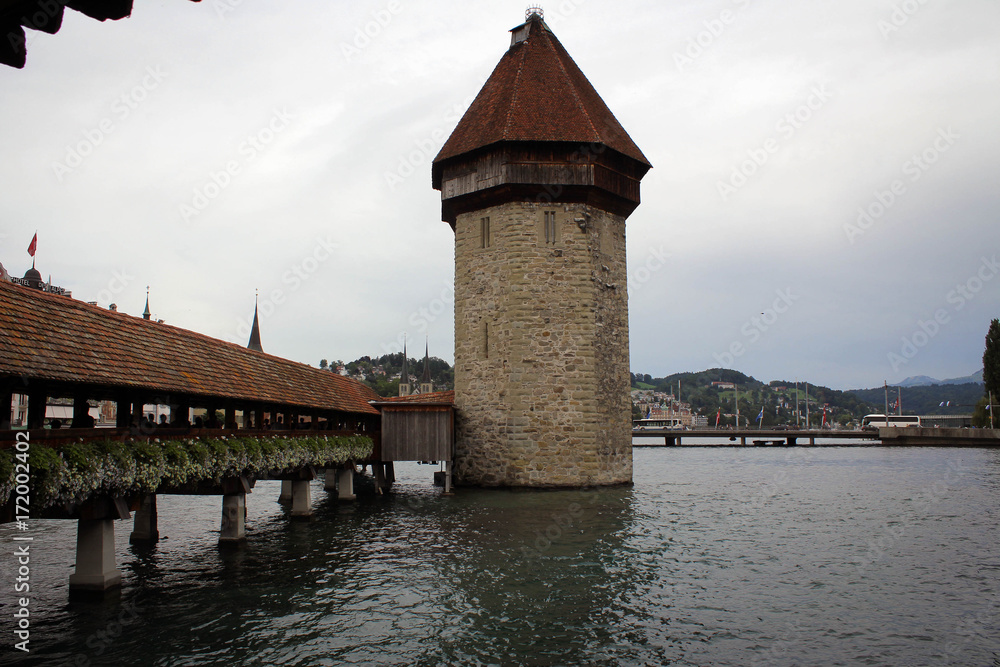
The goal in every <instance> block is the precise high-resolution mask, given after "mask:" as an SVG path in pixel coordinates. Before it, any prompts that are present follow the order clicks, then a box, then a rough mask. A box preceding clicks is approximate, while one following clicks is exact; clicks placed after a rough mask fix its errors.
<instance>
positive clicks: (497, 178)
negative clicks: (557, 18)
mask: <svg viewBox="0 0 1000 667" xmlns="http://www.w3.org/2000/svg"><path fill="white" fill-rule="evenodd" d="M650 166H651V165H650V163H649V161H648V160H647V159H646V156H645V155H643V154H642V151H641V150H639V147H638V146H636V145H635V142H634V141H632V138H631V137H630V136H629V135H628V132H626V131H625V129H624V128H623V127H622V126H621V124H620V123H619V122H618V120H617V119H616V118H615V117H614V114H612V113H611V110H610V109H608V106H607V105H606V104H605V103H604V100H602V99H601V97H600V95H598V94H597V91H596V90H595V89H594V87H593V86H592V85H591V83H590V81H588V80H587V77H586V76H584V74H583V72H582V71H580V68H579V67H578V66H577V64H576V63H575V62H574V61H573V59H572V58H571V57H570V55H569V53H567V51H566V49H565V48H564V47H563V45H562V44H560V42H559V40H558V39H557V38H556V36H555V35H554V34H552V31H551V30H550V29H549V27H548V26H547V25H546V24H545V22H544V21H543V20H542V17H541V15H540V14H538V13H533V14H531V15H530V16H529V17H528V20H527V21H526V22H525V23H524V24H523V25H520V26H518V27H517V28H514V29H513V30H512V31H511V45H510V49H509V50H508V51H507V53H505V54H504V56H503V58H501V59H500V62H499V64H497V66H496V69H494V70H493V73H492V74H491V75H490V78H489V79H488V80H487V82H486V84H485V85H484V86H483V88H482V90H480V91H479V95H478V96H477V97H476V99H475V100H474V101H473V102H472V105H471V106H470V107H469V109H468V111H466V113H465V115H464V116H463V117H462V119H461V120H460V121H459V123H458V126H457V127H456V128H455V131H454V132H452V134H451V137H450V138H449V139H448V141H447V142H446V143H445V145H444V147H442V149H441V152H440V153H438V155H437V157H436V158H434V164H433V171H432V176H433V184H434V187H435V188H436V189H438V190H441V197H442V217H443V219H444V220H445V221H447V222H450V223H452V224H454V222H455V218H456V216H457V215H458V214H461V213H463V212H466V211H470V210H476V209H479V208H483V207H484V206H489V205H492V204H494V203H499V202H500V201H518V200H520V201H533V200H536V199H538V200H539V201H558V202H570V201H587V202H591V203H594V204H595V205H600V206H602V207H603V208H608V209H609V210H612V211H613V212H616V213H621V214H622V215H628V214H630V213H631V212H632V211H633V210H634V209H635V207H636V206H638V204H639V181H640V179H641V178H642V177H643V175H645V173H646V172H647V171H648V170H649V168H650ZM546 196H548V197H549V199H547V200H546V199H544V197H546ZM539 197H541V198H542V199H539Z"/></svg>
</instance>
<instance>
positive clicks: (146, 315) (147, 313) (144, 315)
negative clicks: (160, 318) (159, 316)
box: [142, 285, 150, 320]
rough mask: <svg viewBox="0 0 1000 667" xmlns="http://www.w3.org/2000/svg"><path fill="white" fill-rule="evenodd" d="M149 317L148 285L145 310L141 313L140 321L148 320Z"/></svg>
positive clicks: (147, 287)
mask: <svg viewBox="0 0 1000 667" xmlns="http://www.w3.org/2000/svg"><path fill="white" fill-rule="evenodd" d="M149 317H150V312H149V285H146V310H144V311H142V319H144V320H148V319H149Z"/></svg>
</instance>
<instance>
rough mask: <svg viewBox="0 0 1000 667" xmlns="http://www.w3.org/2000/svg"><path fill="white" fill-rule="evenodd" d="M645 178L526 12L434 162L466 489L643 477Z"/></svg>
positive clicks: (565, 59) (605, 113)
mask: <svg viewBox="0 0 1000 667" xmlns="http://www.w3.org/2000/svg"><path fill="white" fill-rule="evenodd" d="M594 48H597V49H599V48H600V44H599V43H598V44H596V45H595V47H594ZM649 169H650V164H649V162H648V161H647V160H646V158H645V156H644V155H643V154H642V151H640V150H639V148H638V147H637V146H636V145H635V143H634V142H633V141H632V139H631V138H630V137H629V135H628V133H627V132H626V131H625V130H624V129H623V128H622V126H621V125H620V124H619V123H618V121H617V120H616V119H615V117H614V115H613V114H612V113H611V111H610V110H609V109H608V107H607V105H605V104H604V101H603V100H602V99H601V97H600V96H599V95H598V94H597V91H596V90H594V87H593V86H592V85H591V84H590V82H589V81H588V80H587V78H586V77H585V76H584V75H583V72H581V71H580V69H579V67H577V65H576V63H575V62H573V59H572V58H571V57H570V55H569V54H568V53H567V52H566V49H565V48H563V46H562V44H560V43H559V40H558V39H556V36H555V35H554V34H552V31H551V30H550V29H549V27H548V26H547V25H546V24H545V22H544V20H543V16H542V13H541V10H540V9H537V8H533V9H529V10H528V13H527V20H526V21H525V23H524V24H523V25H520V26H518V27H517V28H514V29H513V30H512V31H511V42H510V48H509V49H508V51H507V52H506V53H505V54H504V56H503V57H502V58H501V59H500V63H499V64H498V65H497V67H496V69H495V70H494V71H493V74H492V75H490V78H489V80H488V81H487V82H486V84H485V85H484V86H483V88H482V90H481V91H480V92H479V95H478V96H477V97H476V99H475V101H474V102H473V103H472V105H471V106H470V107H469V109H468V111H467V112H466V113H465V115H464V116H463V117H462V119H461V121H459V123H458V126H457V127H456V128H455V131H454V132H453V133H452V135H451V137H450V138H449V139H448V141H447V142H446V143H445V145H444V147H443V148H442V149H441V152H440V153H439V154H438V155H437V157H436V158H435V159H434V164H433V184H434V188H435V189H438V190H440V191H441V199H442V206H441V209H442V218H443V219H444V221H445V222H448V223H449V224H450V225H451V226H452V228H453V229H454V231H455V407H456V409H457V418H456V458H455V469H454V471H455V476H456V481H457V483H459V484H465V485H480V486H588V485H610V484H623V483H629V482H631V481H632V444H631V435H632V431H631V403H630V398H629V387H630V382H629V349H628V292H627V286H626V282H627V275H626V268H625V219H626V218H627V217H628V216H629V215H630V214H631V213H632V211H633V210H635V208H636V206H638V204H639V181H640V180H641V179H642V177H643V175H645V173H646V172H647V171H648V170H649Z"/></svg>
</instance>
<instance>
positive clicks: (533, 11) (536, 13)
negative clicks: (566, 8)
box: [524, 5, 545, 21]
mask: <svg viewBox="0 0 1000 667" xmlns="http://www.w3.org/2000/svg"><path fill="white" fill-rule="evenodd" d="M535 19H537V20H539V21H542V20H544V19H545V10H544V9H542V6H541V5H530V6H529V7H528V8H527V9H525V10H524V20H525V21H532V20H535Z"/></svg>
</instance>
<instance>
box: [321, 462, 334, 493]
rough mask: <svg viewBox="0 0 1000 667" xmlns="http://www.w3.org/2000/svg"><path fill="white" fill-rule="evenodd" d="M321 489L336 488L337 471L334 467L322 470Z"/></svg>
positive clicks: (331, 489) (332, 489) (330, 489)
mask: <svg viewBox="0 0 1000 667" xmlns="http://www.w3.org/2000/svg"><path fill="white" fill-rule="evenodd" d="M323 490H324V491H330V492H332V491H336V490H337V471H336V470H335V469H334V468H327V469H325V470H324V471H323Z"/></svg>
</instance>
